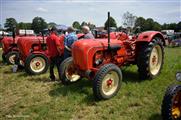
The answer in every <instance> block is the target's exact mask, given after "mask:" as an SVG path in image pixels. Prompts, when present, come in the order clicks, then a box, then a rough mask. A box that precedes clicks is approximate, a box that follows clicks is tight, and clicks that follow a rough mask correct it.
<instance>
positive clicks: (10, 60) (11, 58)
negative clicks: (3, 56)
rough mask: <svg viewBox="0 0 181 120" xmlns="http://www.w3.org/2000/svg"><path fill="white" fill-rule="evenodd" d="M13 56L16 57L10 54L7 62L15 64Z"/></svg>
mask: <svg viewBox="0 0 181 120" xmlns="http://www.w3.org/2000/svg"><path fill="white" fill-rule="evenodd" d="M15 58H16V55H15V54H13V55H11V56H10V57H9V62H10V63H11V64H15Z"/></svg>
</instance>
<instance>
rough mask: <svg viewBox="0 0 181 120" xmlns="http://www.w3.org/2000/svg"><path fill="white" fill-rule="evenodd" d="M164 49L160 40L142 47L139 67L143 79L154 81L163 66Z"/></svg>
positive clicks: (138, 59) (155, 39) (156, 39)
mask: <svg viewBox="0 0 181 120" xmlns="http://www.w3.org/2000/svg"><path fill="white" fill-rule="evenodd" d="M163 61H164V48H163V43H162V41H161V39H160V38H154V39H153V40H152V41H151V42H150V43H145V44H142V45H141V46H140V49H139V53H138V58H137V66H138V72H139V76H140V78H141V79H143V80H144V79H152V78H154V77H155V76H157V75H158V74H159V73H160V71H161V69H162V66H163Z"/></svg>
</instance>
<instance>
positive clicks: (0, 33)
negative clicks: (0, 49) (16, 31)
mask: <svg viewBox="0 0 181 120" xmlns="http://www.w3.org/2000/svg"><path fill="white" fill-rule="evenodd" d="M3 34H4V35H8V34H9V33H7V32H4V31H0V35H3Z"/></svg>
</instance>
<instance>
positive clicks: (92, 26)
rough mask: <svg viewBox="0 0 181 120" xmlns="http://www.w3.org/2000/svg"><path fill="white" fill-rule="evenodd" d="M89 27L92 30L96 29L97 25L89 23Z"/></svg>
mask: <svg viewBox="0 0 181 120" xmlns="http://www.w3.org/2000/svg"><path fill="white" fill-rule="evenodd" d="M87 26H89V28H90V30H92V29H94V28H95V27H96V25H94V24H92V23H90V22H89V23H88V24H87Z"/></svg>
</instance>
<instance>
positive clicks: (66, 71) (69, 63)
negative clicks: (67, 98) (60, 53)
mask: <svg viewBox="0 0 181 120" xmlns="http://www.w3.org/2000/svg"><path fill="white" fill-rule="evenodd" d="M59 77H60V80H61V81H62V84H64V85H69V84H71V83H75V82H77V81H78V80H80V78H81V76H80V75H78V74H77V72H76V70H75V68H74V66H73V59H72V57H69V58H67V59H65V60H64V61H63V62H62V63H61V65H60V68H59Z"/></svg>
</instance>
